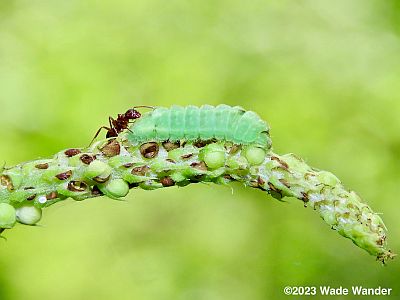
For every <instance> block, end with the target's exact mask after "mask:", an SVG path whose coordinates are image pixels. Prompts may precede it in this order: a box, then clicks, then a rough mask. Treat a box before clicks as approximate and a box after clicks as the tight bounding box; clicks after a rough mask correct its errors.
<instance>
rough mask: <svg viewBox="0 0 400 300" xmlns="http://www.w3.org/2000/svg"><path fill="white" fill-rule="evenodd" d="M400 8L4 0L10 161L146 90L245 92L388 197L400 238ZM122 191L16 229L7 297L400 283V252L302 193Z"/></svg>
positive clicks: (4, 263) (250, 294)
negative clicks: (340, 225)
mask: <svg viewBox="0 0 400 300" xmlns="http://www.w3.org/2000/svg"><path fill="white" fill-rule="evenodd" d="M399 20H400V5H399V2H398V1H397V0H392V1H390V0H386V1H380V0H375V1H373V0H350V1H349V0H339V1H306V0H304V1H303V0H302V1H286V0H284V1H278V0H276V1H265V0H260V1H239V0H237V1H232V0H230V1H227V0H225V1H208V0H201V1H200V0H194V1H179V0H171V1H161V0H137V1H127V0H114V1H90V0H87V1H78V0H70V1H54V0H42V1H28V0H7V1H0V124H1V126H0V140H1V147H0V158H1V160H2V161H5V162H6V163H7V165H14V164H17V163H19V162H22V161H26V160H31V159H35V158H39V157H47V156H51V155H52V154H53V153H55V152H57V151H59V150H61V149H64V148H67V147H79V146H85V145H87V144H88V143H89V141H90V140H91V138H92V137H93V134H94V132H95V131H96V130H97V128H99V127H100V126H101V125H103V124H106V123H107V117H108V116H109V115H111V116H115V115H116V114H117V113H121V112H124V111H125V110H126V109H127V108H129V107H131V106H134V105H140V104H144V105H156V106H157V105H163V106H169V105H172V104H181V105H187V104H195V105H201V104H205V103H208V104H213V105H217V104H219V103H226V104H231V105H242V106H243V107H245V108H246V109H249V110H254V111H256V112H258V113H259V115H260V116H261V117H262V118H264V119H265V120H267V121H268V122H269V124H270V126H271V127H272V138H273V143H274V149H275V151H276V152H278V153H281V154H283V153H288V152H294V153H296V154H297V155H299V156H301V157H303V158H305V159H306V161H307V162H308V163H309V164H311V165H313V166H316V167H318V168H321V169H326V170H330V171H332V172H334V173H335V174H336V175H337V176H338V177H339V178H340V179H341V180H342V181H343V182H344V183H345V185H346V186H348V187H349V188H351V189H354V190H355V191H357V192H358V193H359V194H360V195H361V196H362V197H363V198H365V199H366V200H367V202H368V203H369V204H370V205H371V207H372V208H373V209H374V210H376V211H378V212H382V213H383V218H384V220H385V223H386V225H387V227H388V229H389V236H388V241H389V243H390V246H391V248H392V249H393V250H394V251H395V252H396V251H397V252H400V238H399V237H400V226H399V225H400V221H399V220H400V218H399V211H400V202H399V201H398V197H399V196H398V193H399V184H400V171H399V170H400V161H399V154H400V121H399V115H400V97H399V79H400V21H399ZM103 134H104V133H103ZM126 200H127V201H126V202H118V201H113V200H110V199H107V198H96V199H92V200H87V201H83V202H74V201H71V200H69V201H65V202H63V203H59V204H57V205H55V206H52V207H50V208H48V209H46V210H45V214H44V218H43V220H42V222H41V226H37V227H27V226H17V227H16V228H14V229H13V230H10V231H8V232H7V231H6V232H5V236H6V237H7V239H8V241H7V242H5V241H3V240H0V299H1V300H14V299H18V300H19V299H29V300H34V299H59V300H64V299H65V300H66V299H78V300H79V299H96V300H102V299H146V300H147V299H194V300H196V299H207V300H208V299H210V300H214V299H230V300H236V299H286V298H290V297H286V296H284V295H283V292H282V289H283V287H284V286H287V285H289V286H292V285H303V286H319V285H330V286H334V287H338V286H343V287H347V288H350V287H351V286H352V285H364V286H366V287H377V286H384V287H391V288H393V289H394V291H393V296H392V297H385V298H393V299H399V297H400V283H399V279H398V278H399V275H400V259H397V260H394V261H390V262H389V264H388V265H387V266H386V267H383V266H381V265H380V264H379V263H378V262H376V261H375V260H374V258H373V257H372V256H369V255H368V254H367V253H366V252H364V251H363V250H361V249H359V248H357V247H355V246H354V245H353V244H352V243H351V242H350V241H349V240H346V239H344V238H342V237H341V236H339V235H338V234H337V233H336V232H334V231H332V230H330V228H329V227H328V226H327V225H326V224H325V223H324V222H323V221H322V220H321V219H320V218H319V216H318V215H317V214H316V213H315V212H314V211H313V210H312V209H304V208H303V205H302V203H301V202H300V201H298V200H295V199H288V202H287V203H280V202H278V201H276V200H274V199H272V198H271V197H269V196H268V195H267V194H265V193H262V192H261V191H256V190H251V189H245V188H243V187H242V186H240V185H233V193H232V191H231V190H230V189H229V188H226V187H220V186H212V185H194V186H188V187H185V188H177V187H173V188H168V189H163V190H158V191H152V192H148V191H141V190H134V191H131V193H130V194H129V196H128V197H127V198H126ZM293 298H294V297H293ZM299 298H301V297H296V299H299ZM308 298H310V297H308ZM317 298H318V297H314V299H317ZM349 298H352V299H356V298H355V297H346V299H349ZM324 299H345V298H342V297H324ZM363 299H366V298H365V297H364V298H363ZM371 299H372V298H371ZM374 299H375V298H374Z"/></svg>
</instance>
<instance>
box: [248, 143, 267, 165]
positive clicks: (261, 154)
mask: <svg viewBox="0 0 400 300" xmlns="http://www.w3.org/2000/svg"><path fill="white" fill-rule="evenodd" d="M243 154H244V156H245V157H246V158H247V161H248V162H249V164H250V165H252V166H254V165H260V164H261V163H262V162H263V161H264V159H265V150H264V149H262V148H260V147H255V146H249V147H246V149H244V151H243Z"/></svg>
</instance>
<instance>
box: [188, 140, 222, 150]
mask: <svg viewBox="0 0 400 300" xmlns="http://www.w3.org/2000/svg"><path fill="white" fill-rule="evenodd" d="M215 142H217V140H216V139H210V140H197V141H195V142H194V143H193V146H195V147H197V148H203V147H204V146H207V145H208V144H211V143H215Z"/></svg>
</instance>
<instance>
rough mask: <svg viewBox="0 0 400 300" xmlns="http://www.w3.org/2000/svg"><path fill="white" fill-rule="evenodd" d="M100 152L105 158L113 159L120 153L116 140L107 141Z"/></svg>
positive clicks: (119, 146)
mask: <svg viewBox="0 0 400 300" xmlns="http://www.w3.org/2000/svg"><path fill="white" fill-rule="evenodd" d="M100 151H101V152H102V153H103V154H104V155H105V156H107V157H113V156H116V155H118V154H119V153H120V152H121V145H120V144H119V143H118V141H117V140H116V139H113V140H110V141H108V142H107V143H106V144H105V145H104V146H103V147H102V148H101V149H100Z"/></svg>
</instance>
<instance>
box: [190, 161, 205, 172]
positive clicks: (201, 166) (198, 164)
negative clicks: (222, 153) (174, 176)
mask: <svg viewBox="0 0 400 300" xmlns="http://www.w3.org/2000/svg"><path fill="white" fill-rule="evenodd" d="M190 166H191V167H193V168H195V169H197V170H201V171H207V165H206V163H205V162H204V161H201V162H193V163H191V164H190Z"/></svg>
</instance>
